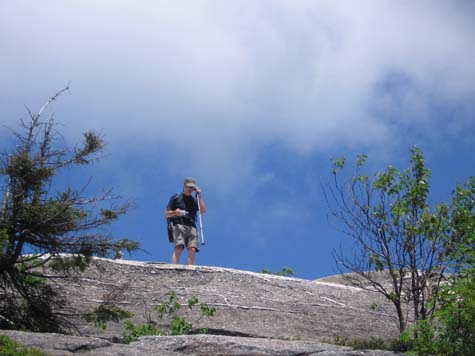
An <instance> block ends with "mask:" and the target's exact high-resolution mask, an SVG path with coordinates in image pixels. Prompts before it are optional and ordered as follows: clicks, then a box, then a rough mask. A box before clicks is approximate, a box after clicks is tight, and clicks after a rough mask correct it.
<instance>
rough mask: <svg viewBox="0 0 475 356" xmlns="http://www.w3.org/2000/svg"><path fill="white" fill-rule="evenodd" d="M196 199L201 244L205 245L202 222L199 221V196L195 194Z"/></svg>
mask: <svg viewBox="0 0 475 356" xmlns="http://www.w3.org/2000/svg"><path fill="white" fill-rule="evenodd" d="M196 199H197V200H198V220H199V223H200V236H201V244H202V245H204V244H205V237H204V235H203V221H202V219H201V209H200V200H199V194H198V193H196Z"/></svg>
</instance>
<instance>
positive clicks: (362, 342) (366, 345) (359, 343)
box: [325, 336, 406, 351]
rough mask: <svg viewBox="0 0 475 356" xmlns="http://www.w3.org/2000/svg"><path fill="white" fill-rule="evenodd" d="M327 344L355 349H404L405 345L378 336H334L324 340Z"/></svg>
mask: <svg viewBox="0 0 475 356" xmlns="http://www.w3.org/2000/svg"><path fill="white" fill-rule="evenodd" d="M325 342H327V343H329V344H334V345H339V346H347V347H352V348H353V349H355V350H388V351H405V350H406V348H405V346H404V345H403V344H402V343H401V342H400V341H399V340H391V341H386V340H384V339H382V338H379V337H369V338H350V337H346V336H336V337H335V338H333V339H332V340H325Z"/></svg>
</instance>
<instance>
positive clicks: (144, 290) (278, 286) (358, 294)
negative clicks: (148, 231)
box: [64, 259, 398, 341]
mask: <svg viewBox="0 0 475 356" xmlns="http://www.w3.org/2000/svg"><path fill="white" fill-rule="evenodd" d="M79 281H80V282H79V283H77V282H70V283H67V284H65V285H64V288H65V291H66V293H67V294H68V298H69V299H70V300H71V302H72V304H73V305H75V306H76V307H77V308H78V309H79V310H82V311H90V310H91V309H92V308H93V307H96V306H98V305H99V303H100V302H101V301H102V300H103V299H104V297H105V296H107V295H108V294H110V293H114V292H118V293H120V303H119V305H120V307H121V308H123V309H126V310H129V311H131V312H132V313H133V314H134V317H133V319H132V322H134V323H145V322H146V321H147V319H148V318H149V317H150V316H151V317H152V318H154V317H155V316H154V314H153V313H151V311H152V308H153V306H156V305H159V304H161V303H162V302H164V301H166V300H167V296H166V294H167V293H168V292H169V291H175V292H176V294H177V296H178V298H179V300H180V302H181V303H182V304H183V305H186V303H187V301H188V299H189V298H191V297H193V296H195V297H197V298H198V299H199V301H200V302H204V303H207V304H208V305H210V306H212V307H215V308H216V309H217V311H216V314H215V316H213V317H212V318H210V319H208V320H202V321H200V322H198V323H197V324H196V327H208V328H209V329H210V332H211V333H213V334H220V335H228V336H250V337H264V338H275V339H287V340H289V339H299V340H313V341H320V340H322V339H328V338H333V337H336V336H347V337H363V338H367V337H371V336H374V337H381V338H384V339H391V338H395V337H397V335H398V331H397V324H396V319H395V316H394V311H393V307H392V305H390V304H388V303H387V302H386V301H385V300H384V299H383V298H381V297H380V295H379V294H377V293H372V292H368V291H364V290H362V289H359V288H355V287H350V286H344V285H340V284H332V283H326V282H319V281H307V280H302V279H296V278H288V277H280V276H274V275H268V274H261V273H254V272H245V271H238V270H232V269H224V268H218V267H204V266H184V265H181V266H175V265H168V264H151V263H144V262H135V261H123V260H114V261H113V260H105V259H96V260H95V265H94V266H91V267H90V268H89V269H88V270H86V272H84V273H83V274H82V275H81V277H80V279H79ZM183 309H187V308H183ZM185 317H187V318H188V319H190V320H193V319H199V318H198V315H190V314H187V315H185ZM209 323H211V325H210V324H209ZM76 325H77V326H78V327H79V330H80V332H81V334H85V335H94V336H100V337H108V338H113V337H121V336H122V333H123V330H124V329H123V326H122V325H121V324H113V323H112V324H110V325H109V326H108V328H107V330H105V331H104V330H102V329H99V328H95V327H94V326H93V325H91V324H86V323H85V322H83V321H81V320H78V321H77V322H76Z"/></svg>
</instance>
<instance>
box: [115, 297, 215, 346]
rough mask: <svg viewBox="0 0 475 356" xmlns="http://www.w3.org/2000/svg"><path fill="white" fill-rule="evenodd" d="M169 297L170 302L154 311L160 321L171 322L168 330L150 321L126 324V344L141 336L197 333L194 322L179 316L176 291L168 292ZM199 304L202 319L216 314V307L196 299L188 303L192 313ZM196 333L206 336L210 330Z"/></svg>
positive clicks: (179, 306)
mask: <svg viewBox="0 0 475 356" xmlns="http://www.w3.org/2000/svg"><path fill="white" fill-rule="evenodd" d="M167 296H168V300H167V301H165V302H163V303H162V304H160V305H158V306H155V307H154V308H153V310H154V311H155V312H156V313H157V316H158V319H159V320H160V321H161V320H165V319H168V320H169V325H168V329H165V328H162V327H159V326H158V321H152V320H150V322H149V323H147V324H140V325H136V324H133V323H131V322H126V323H125V329H126V332H125V333H124V341H125V342H127V343H130V342H132V341H135V340H137V339H138V338H139V337H140V336H153V335H161V336H167V335H187V334H190V333H193V332H195V330H194V329H193V324H192V322H191V321H189V320H187V319H186V318H184V317H182V316H179V315H178V312H179V311H180V309H181V307H182V305H181V304H180V303H179V301H178V297H177V295H176V293H175V291H170V292H168V293H167ZM198 304H199V305H200V311H201V318H202V317H211V316H213V315H214V314H215V312H216V309H215V308H214V307H210V306H209V305H208V304H205V303H200V302H199V300H198V298H196V297H192V298H190V299H189V300H188V302H187V305H188V308H189V310H190V311H191V310H193V307H194V306H195V305H198ZM201 318H200V319H198V321H199V320H201ZM196 332H197V333H199V334H206V333H208V329H207V328H202V329H199V330H197V331H196Z"/></svg>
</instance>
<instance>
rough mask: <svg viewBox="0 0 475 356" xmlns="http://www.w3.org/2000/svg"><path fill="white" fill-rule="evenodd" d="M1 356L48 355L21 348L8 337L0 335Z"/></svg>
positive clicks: (35, 350) (32, 349)
mask: <svg viewBox="0 0 475 356" xmlns="http://www.w3.org/2000/svg"><path fill="white" fill-rule="evenodd" d="M0 356H48V354H47V353H45V352H43V351H40V350H37V349H34V348H27V347H24V346H21V345H19V344H18V343H16V342H15V341H13V340H12V339H11V338H9V337H8V336H4V335H0Z"/></svg>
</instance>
